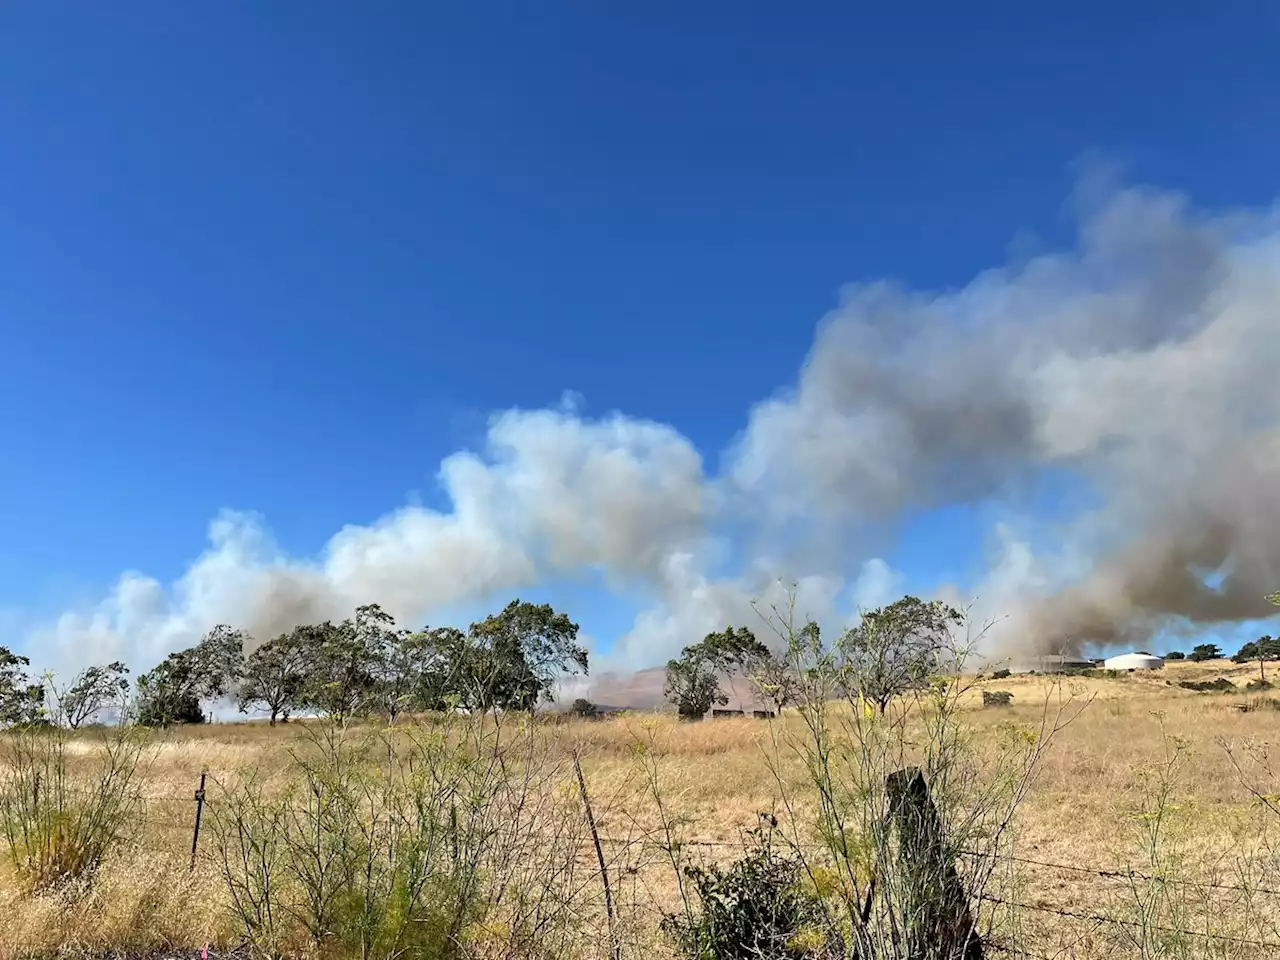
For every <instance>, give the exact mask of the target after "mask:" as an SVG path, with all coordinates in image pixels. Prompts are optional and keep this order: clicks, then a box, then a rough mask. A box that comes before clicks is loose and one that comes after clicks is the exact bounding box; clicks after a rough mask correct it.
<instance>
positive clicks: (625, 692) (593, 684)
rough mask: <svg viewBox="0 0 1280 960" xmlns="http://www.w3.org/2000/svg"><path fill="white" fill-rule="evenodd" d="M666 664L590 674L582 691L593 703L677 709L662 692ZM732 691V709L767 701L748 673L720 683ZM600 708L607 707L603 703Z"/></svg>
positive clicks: (753, 707) (760, 705) (751, 707)
mask: <svg viewBox="0 0 1280 960" xmlns="http://www.w3.org/2000/svg"><path fill="white" fill-rule="evenodd" d="M666 680H667V671H666V668H665V667H649V668H647V669H645V670H637V671H636V672H635V673H601V674H598V675H597V676H595V677H592V678H590V681H589V683H588V685H587V692H586V693H584V694H583V696H584V697H586V698H587V699H588V700H590V701H591V702H592V703H594V704H596V705H597V706H600V705H601V704H602V703H610V704H616V705H617V706H616V707H613V708H612V709H615V710H659V709H663V710H665V709H674V708H672V707H671V704H669V703H667V701H666V700H665V699H664V698H663V696H662V688H663V686H664V685H665V684H666ZM720 686H721V689H723V690H724V692H725V693H726V694H728V695H729V704H728V707H727V709H729V710H761V709H766V708H767V707H768V704H766V703H765V702H764V701H762V700H760V699H759V698H758V697H756V696H755V691H753V690H752V689H751V684H750V682H748V681H747V679H746V678H745V677H740V676H739V677H733V678H730V679H728V680H724V681H722V682H721V684H720ZM600 709H602V710H604V709H605V708H604V707H603V706H600Z"/></svg>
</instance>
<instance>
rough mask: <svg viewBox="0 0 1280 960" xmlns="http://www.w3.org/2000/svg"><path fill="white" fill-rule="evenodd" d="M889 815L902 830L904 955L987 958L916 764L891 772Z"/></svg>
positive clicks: (935, 959) (939, 959)
mask: <svg viewBox="0 0 1280 960" xmlns="http://www.w3.org/2000/svg"><path fill="white" fill-rule="evenodd" d="M885 787H886V789H887V791H888V794H889V815H890V816H891V817H892V818H893V821H894V824H895V825H896V826H897V829H898V850H899V856H900V858H901V865H902V873H903V876H902V878H901V880H900V882H899V883H897V884H895V886H898V887H899V888H900V889H901V891H902V903H901V904H900V908H901V911H902V919H903V923H904V924H905V925H906V928H907V929H906V939H907V942H906V954H905V955H906V956H908V957H911V958H912V960H915V958H917V957H919V958H920V960H983V950H982V940H981V938H980V937H979V936H978V931H977V927H976V925H975V924H974V921H973V914H972V913H971V912H970V910H969V894H968V891H966V890H965V888H964V883H963V882H962V881H961V879H960V875H959V873H957V872H956V865H955V861H954V860H953V859H952V857H951V854H950V852H949V851H948V850H947V849H946V845H945V843H944V838H943V831H942V823H941V820H940V818H939V817H938V810H937V808H936V807H935V806H934V804H933V798H932V797H930V796H929V785H928V784H927V783H925V779H924V774H922V773H921V772H920V770H919V769H917V768H916V767H908V768H907V769H905V770H899V771H897V772H895V773H891V774H889V776H888V777H887V778H886V780H885Z"/></svg>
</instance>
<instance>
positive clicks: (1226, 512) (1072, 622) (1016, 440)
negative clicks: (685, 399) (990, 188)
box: [732, 189, 1280, 649]
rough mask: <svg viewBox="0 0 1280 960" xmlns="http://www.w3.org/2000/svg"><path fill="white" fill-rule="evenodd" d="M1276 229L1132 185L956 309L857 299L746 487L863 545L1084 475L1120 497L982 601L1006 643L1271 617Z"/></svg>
mask: <svg viewBox="0 0 1280 960" xmlns="http://www.w3.org/2000/svg"><path fill="white" fill-rule="evenodd" d="M1081 203H1082V205H1085V206H1088V205H1086V204H1084V202H1083V201H1081ZM1277 226H1278V224H1277V220H1276V218H1275V216H1274V214H1272V213H1270V212H1268V213H1264V214H1254V215H1244V214H1233V215H1230V216H1223V217H1216V218H1215V217H1204V216H1200V215H1197V214H1195V213H1193V212H1191V211H1189V210H1188V208H1187V205H1186V203H1185V201H1184V200H1183V199H1182V198H1180V197H1178V196H1176V195H1171V194H1165V193H1156V192H1152V191H1146V190H1137V189H1134V190H1127V191H1120V192H1117V193H1112V194H1110V195H1108V196H1107V197H1106V199H1105V201H1102V202H1096V201H1095V203H1094V204H1093V205H1092V206H1091V207H1089V208H1088V209H1086V210H1085V211H1084V220H1083V221H1082V223H1081V227H1080V230H1079V245H1078V249H1077V250H1076V251H1074V252H1073V253H1070V254H1058V255H1052V256H1044V257H1040V258H1037V259H1035V260H1032V261H1031V262H1029V263H1027V264H1026V265H1024V266H1022V267H1021V268H1019V269H1016V270H1013V269H1005V270H997V271H992V272H990V273H988V274H985V275H983V276H980V277H978V278H977V279H975V280H974V281H973V282H972V283H971V284H970V285H969V286H967V287H966V288H964V289H963V290H960V291H958V292H954V293H947V294H942V295H935V296H923V295H920V294H915V293H910V292H906V291H902V290H898V289H895V288H893V287H890V286H887V285H884V284H875V285H870V286H860V287H854V288H851V289H850V290H848V291H847V292H846V294H845V296H844V301H843V303H842V305H841V307H840V308H839V309H838V310H836V311H835V312H834V313H833V314H832V315H830V316H829V317H828V318H827V319H826V320H825V321H824V324H823V326H822V328H821V330H820V332H819V335H818V337H817V340H816V343H815V345H814V348H813V351H812V353H811V354H810V356H809V360H808V363H807V364H806V367H805V370H804V371H803V372H802V374H801V377H800V379H799V382H798V384H797V386H796V388H795V389H794V390H793V391H791V392H789V393H787V394H785V395H783V396H780V397H777V398H774V399H772V400H769V401H768V402H766V403H763V404H761V405H759V406H758V407H757V408H756V409H755V410H754V411H753V413H752V415H751V419H750V423H749V426H748V428H747V430H746V432H745V433H744V435H743V437H742V438H741V440H740V442H739V443H738V445H737V448H736V450H735V456H734V460H733V463H732V477H733V480H734V481H735V483H736V485H737V487H738V488H739V490H740V491H742V493H743V495H744V496H746V497H747V498H748V499H750V500H751V502H753V503H754V504H755V505H756V508H757V509H758V510H760V511H761V512H762V513H765V514H771V515H772V516H773V517H774V518H775V519H776V520H777V521H778V522H785V523H792V524H794V523H796V522H800V523H806V522H813V526H814V529H815V530H816V529H819V528H820V526H822V525H827V526H829V525H830V524H832V523H833V522H835V523H843V524H844V525H845V527H846V529H854V530H856V528H857V527H858V526H859V525H865V524H868V523H873V522H877V521H882V520H883V519H884V518H885V517H886V516H892V515H895V514H899V513H900V512H902V511H903V510H908V509H913V508H915V509H918V508H921V507H928V506H932V505H938V504H943V503H952V502H956V501H964V500H970V501H976V500H983V499H991V498H996V499H998V498H1001V497H1010V496H1012V495H1013V494H1014V493H1015V492H1016V491H1017V490H1018V489H1019V487H1020V486H1025V484H1027V483H1028V482H1029V481H1030V480H1031V479H1032V478H1034V477H1035V475H1036V474H1037V472H1038V471H1043V470H1045V469H1048V468H1053V469H1061V470H1068V471H1070V472H1071V473H1072V474H1074V475H1076V476H1078V477H1079V478H1080V479H1081V480H1082V481H1084V482H1086V483H1087V484H1088V485H1089V487H1090V489H1091V492H1092V494H1093V495H1094V499H1095V500H1096V501H1097V502H1098V504H1099V505H1098V506H1097V507H1096V508H1094V509H1092V510H1089V511H1088V512H1085V513H1082V514H1079V515H1077V516H1075V517H1073V518H1071V522H1070V523H1067V524H1065V525H1062V526H1060V528H1059V529H1058V530H1056V531H1055V533H1056V537H1057V539H1058V543H1057V545H1056V547H1055V548H1054V549H1053V550H1051V551H1049V553H1048V554H1047V555H1045V556H1041V557H1038V558H1028V557H1026V556H1023V557H1021V558H1020V559H1018V558H1012V559H1011V560H1010V561H1009V562H1001V563H997V564H996V567H995V569H994V570H993V575H992V577H990V578H988V582H987V583H986V584H984V585H983V587H985V588H986V589H985V590H984V589H982V588H980V589H979V593H980V594H985V598H984V599H985V601H986V603H985V604H984V609H987V610H990V612H992V613H1007V614H1009V619H1008V620H1007V621H1005V622H1004V623H1003V624H1002V625H1001V628H1000V630H998V631H997V632H996V635H995V640H996V641H997V644H998V645H1001V646H1004V647H1007V648H1011V649H1026V648H1028V647H1038V648H1041V649H1056V648H1061V647H1063V646H1068V647H1070V646H1072V645H1079V644H1084V643H1089V642H1096V643H1112V642H1117V641H1120V640H1129V639H1131V638H1133V637H1135V636H1145V635H1149V633H1150V632H1151V631H1152V630H1154V629H1156V628H1158V627H1160V626H1164V625H1167V624H1169V623H1170V621H1171V620H1172V621H1175V622H1177V621H1185V622H1188V623H1191V624H1201V625H1202V624H1207V623H1215V622H1219V621H1232V620H1242V619H1249V618H1256V617H1263V616H1267V615H1268V614H1269V613H1271V612H1273V611H1272V609H1271V608H1269V607H1268V605H1267V604H1266V603H1265V601H1264V600H1263V596H1264V594H1265V593H1266V592H1268V590H1270V589H1273V588H1274V587H1273V585H1274V584H1275V583H1276V582H1277V577H1278V576H1280V523H1278V522H1277V521H1280V484H1277V477H1280V449H1278V448H1277V443H1276V436H1277V433H1276V431H1277V427H1280V378H1278V376H1277V371H1280V336H1278V335H1277V334H1278V333H1280V315H1278V314H1277V305H1280V232H1278V230H1277ZM1006 539H1007V534H1006ZM1024 552H1025V551H1024ZM1011 564H1012V565H1011ZM1211 572H1217V573H1218V574H1220V576H1221V578H1222V579H1221V583H1220V584H1218V585H1216V586H1215V587H1209V586H1206V584H1205V579H1206V575H1207V574H1209V573H1211ZM993 605H995V606H998V607H1002V608H1003V609H992V607H993Z"/></svg>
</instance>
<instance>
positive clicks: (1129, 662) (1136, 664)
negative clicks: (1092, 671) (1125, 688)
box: [1102, 653, 1164, 670]
mask: <svg viewBox="0 0 1280 960" xmlns="http://www.w3.org/2000/svg"><path fill="white" fill-rule="evenodd" d="M1102 665H1103V666H1104V667H1106V669H1108V670H1159V669H1160V668H1161V667H1163V666H1164V658H1163V657H1153V656H1152V655H1151V654H1149V653H1122V654H1120V655H1119V656H1118V657H1108V658H1107V659H1106V660H1105V661H1103V664H1102Z"/></svg>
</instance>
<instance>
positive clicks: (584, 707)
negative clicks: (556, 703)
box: [569, 697, 600, 720]
mask: <svg viewBox="0 0 1280 960" xmlns="http://www.w3.org/2000/svg"><path fill="white" fill-rule="evenodd" d="M569 713H571V714H573V716H575V717H582V718H584V719H587V720H594V719H595V718H596V717H598V716H600V708H599V707H597V706H596V705H595V704H594V703H592V702H591V701H590V700H588V699H586V698H585V697H578V699H577V700H575V701H573V706H571V707H570V708H569Z"/></svg>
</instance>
